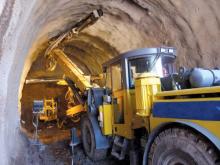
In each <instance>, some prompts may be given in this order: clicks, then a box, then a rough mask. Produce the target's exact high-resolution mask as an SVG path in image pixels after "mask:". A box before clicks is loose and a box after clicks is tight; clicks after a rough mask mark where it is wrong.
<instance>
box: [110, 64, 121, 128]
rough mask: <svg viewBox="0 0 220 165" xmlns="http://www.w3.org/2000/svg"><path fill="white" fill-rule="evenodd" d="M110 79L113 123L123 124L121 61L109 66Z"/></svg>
mask: <svg viewBox="0 0 220 165" xmlns="http://www.w3.org/2000/svg"><path fill="white" fill-rule="evenodd" d="M111 79H112V103H113V108H114V111H113V112H114V123H115V124H124V90H123V79H122V67H121V63H116V64H113V65H112V66H111Z"/></svg>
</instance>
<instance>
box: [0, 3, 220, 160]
mask: <svg viewBox="0 0 220 165" xmlns="http://www.w3.org/2000/svg"><path fill="white" fill-rule="evenodd" d="M96 8H102V9H103V10H104V17H103V18H102V19H101V20H100V21H99V22H97V24H95V25H94V26H92V27H90V28H88V29H87V30H85V31H84V35H83V36H79V38H78V39H75V40H74V41H72V43H74V44H69V45H68V44H67V45H66V46H67V47H66V49H68V47H71V51H72V50H74V51H73V52H71V53H73V55H74V56H75V59H77V58H78V59H77V60H78V62H79V63H81V65H82V66H88V68H87V69H88V70H89V71H91V72H99V71H100V66H101V63H102V62H103V61H105V60H107V59H109V58H111V57H112V56H115V55H117V54H118V53H120V52H124V51H127V50H130V49H134V48H140V47H151V46H161V45H168V46H175V47H176V48H177V49H178V59H177V64H178V65H185V66H189V67H192V66H204V67H214V66H218V65H219V62H220V58H219V46H220V45H219V43H220V30H219V29H220V11H219V8H220V1H218V0H167V1H164V0H91V1H88V0H74V1H72V0H62V1H61V0H47V1H45V0H31V1H28V0H1V1H0V82H1V83H0V100H1V102H0V145H1V149H0V151H1V152H0V159H1V162H2V163H1V164H7V163H10V162H8V160H11V159H8V158H9V157H11V158H12V159H15V158H16V157H18V156H19V154H22V153H23V150H24V149H25V147H24V146H25V145H24V144H23V143H22V139H20V138H19V137H20V136H19V134H18V131H17V130H18V129H17V128H18V127H19V112H18V109H19V106H18V102H19V99H20V97H21V91H22V86H23V82H24V79H25V77H26V75H27V73H28V71H29V69H30V67H31V64H32V62H33V61H34V60H35V59H36V58H37V55H38V54H36V53H34V52H36V49H38V48H39V46H41V45H42V44H43V43H45V42H46V41H47V40H48V39H49V38H52V37H54V36H56V35H57V34H59V33H60V32H61V31H64V30H65V29H66V28H67V27H69V26H70V25H71V24H73V23H74V21H76V20H78V19H80V18H81V17H82V16H83V15H84V14H86V13H88V12H91V11H92V10H93V9H96ZM78 55H80V57H78ZM82 55H84V56H82ZM90 64H91V65H90ZM89 65H90V66H91V67H89ZM15 138H16V141H15V140H14V139H15ZM12 153H13V154H12Z"/></svg>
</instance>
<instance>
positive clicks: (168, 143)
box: [145, 128, 219, 165]
mask: <svg viewBox="0 0 220 165" xmlns="http://www.w3.org/2000/svg"><path fill="white" fill-rule="evenodd" d="M145 161H146V160H145ZM146 162H148V164H149V165H172V164H173V165H175V164H178V165H179V164H181V163H182V164H187V165H188V164H190V165H191V164H192V165H193V164H198V165H214V164H219V152H218V151H217V150H216V149H215V147H214V146H213V145H212V144H211V143H210V142H209V141H207V140H206V139H205V138H203V137H202V136H201V135H200V134H197V133H195V132H194V131H192V130H188V129H185V128H170V129H167V130H165V131H163V132H161V133H160V134H159V135H158V136H157V137H156V138H155V140H154V142H153V143H152V146H151V148H150V152H149V155H148V160H147V161H146Z"/></svg>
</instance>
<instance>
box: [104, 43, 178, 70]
mask: <svg viewBox="0 0 220 165" xmlns="http://www.w3.org/2000/svg"><path fill="white" fill-rule="evenodd" d="M154 54H164V55H165V56H170V57H172V58H176V49H175V48H174V47H157V48H141V49H135V50H131V51H128V52H125V53H122V54H120V55H119V56H116V57H114V58H113V59H111V60H109V61H107V62H105V63H104V64H103V65H102V67H103V68H106V67H108V66H110V65H112V64H114V63H116V62H118V61H120V60H121V59H126V58H133V57H134V58H136V57H139V56H143V55H154Z"/></svg>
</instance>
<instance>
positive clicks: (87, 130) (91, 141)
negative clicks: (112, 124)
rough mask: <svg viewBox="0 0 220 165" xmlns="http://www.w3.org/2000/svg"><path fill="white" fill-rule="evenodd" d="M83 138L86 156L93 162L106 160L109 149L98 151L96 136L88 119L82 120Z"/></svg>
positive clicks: (83, 118)
mask: <svg viewBox="0 0 220 165" xmlns="http://www.w3.org/2000/svg"><path fill="white" fill-rule="evenodd" d="M81 137H82V143H83V149H84V152H85V154H86V155H87V156H88V157H89V158H90V159H91V160H93V161H98V160H102V159H105V158H106V156H107V149H96V142H95V135H94V131H93V127H92V124H91V122H90V120H89V119H88V117H86V116H84V117H82V119H81Z"/></svg>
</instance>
